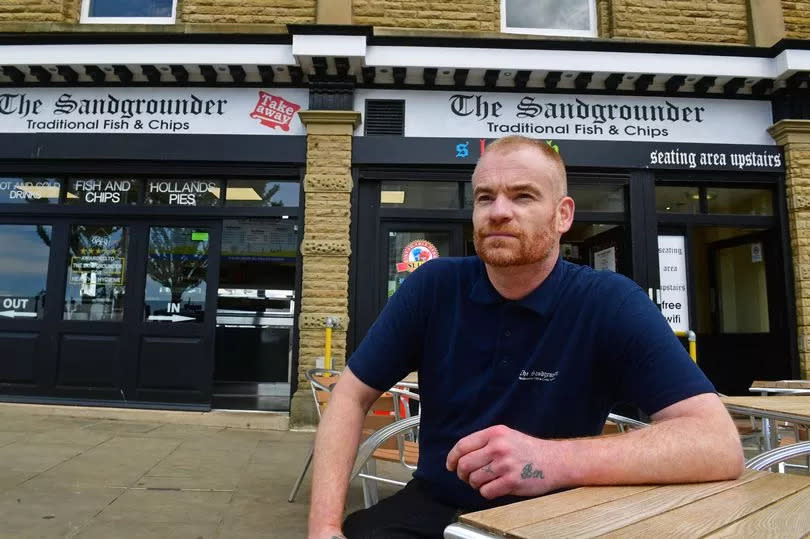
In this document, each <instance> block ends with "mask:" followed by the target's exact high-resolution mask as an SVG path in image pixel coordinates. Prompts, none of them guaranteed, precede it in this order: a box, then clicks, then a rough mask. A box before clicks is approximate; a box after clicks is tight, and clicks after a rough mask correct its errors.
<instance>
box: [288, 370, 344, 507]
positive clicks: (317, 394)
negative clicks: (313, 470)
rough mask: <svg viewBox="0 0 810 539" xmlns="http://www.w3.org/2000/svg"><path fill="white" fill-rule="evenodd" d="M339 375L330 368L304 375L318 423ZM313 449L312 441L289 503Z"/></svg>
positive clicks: (303, 474) (306, 467) (292, 499)
mask: <svg viewBox="0 0 810 539" xmlns="http://www.w3.org/2000/svg"><path fill="white" fill-rule="evenodd" d="M340 375H341V372H340V371H335V370H331V369H309V370H308V371H307V372H306V374H305V375H304V376H306V378H307V381H308V382H309V387H310V389H311V390H312V398H313V400H314V401H315V410H316V411H317V412H318V423H320V421H321V416H322V415H323V411H324V410H325V409H326V404H327V402H329V394H330V393H331V392H332V388H333V387H335V384H337V381H338V380H339V379H340ZM314 450H315V442H314V441H313V442H312V445H311V446H310V448H309V454H308V455H307V458H306V460H305V461H304V468H303V469H302V470H301V473H300V474H298V478H297V479H296V480H295V484H294V485H293V488H292V490H291V491H290V495H289V497H288V498H287V501H288V502H289V503H292V502H294V501H295V496H296V495H297V494H298V489H300V488H301V482H302V481H303V480H304V476H305V475H306V474H307V470H309V465H310V464H312V452H313V451H314Z"/></svg>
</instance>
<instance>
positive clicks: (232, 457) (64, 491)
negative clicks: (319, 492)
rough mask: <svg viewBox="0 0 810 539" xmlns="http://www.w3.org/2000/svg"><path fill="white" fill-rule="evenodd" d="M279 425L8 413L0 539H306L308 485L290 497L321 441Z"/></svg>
mask: <svg viewBox="0 0 810 539" xmlns="http://www.w3.org/2000/svg"><path fill="white" fill-rule="evenodd" d="M184 414H186V415H184ZM229 425H233V426H229ZM274 425H275V426H284V427H285V428H286V416H284V415H278V416H277V417H272V415H265V414H255V413H249V412H248V413H244V414H239V413H237V414H229V413H227V412H212V413H210V414H194V413H189V412H163V411H137V410H110V409H98V408H95V409H94V408H78V407H51V406H37V405H16V404H0V538H15V539H20V538H29V537H30V538H51V537H70V538H81V539H91V538H92V539H96V538H104V539H109V538H111V537H115V538H122V539H126V538H191V539H199V538H204V539H209V538H236V539H238V538H248V537H250V538H253V537H274V538H275V537H278V538H282V539H286V538H296V537H304V536H305V533H306V515H307V512H308V501H309V493H310V476H309V474H308V476H307V480H306V481H305V482H304V484H303V486H302V487H301V490H300V492H299V495H298V498H297V500H296V502H295V503H293V504H290V503H287V496H288V494H289V491H290V488H291V486H292V484H293V482H294V481H295V478H296V476H297V475H298V473H299V472H300V470H301V467H302V464H303V462H304V459H305V457H306V455H307V452H308V450H309V447H310V443H311V440H312V437H313V433H312V432H290V431H287V430H271V429H272V428H273V426H274ZM257 427H258V428H257ZM386 493H390V490H389V491H386V490H385V488H381V492H380V494H381V496H384V495H386ZM348 506H349V509H350V510H351V509H355V508H359V507H362V492H361V490H360V487H359V485H357V484H355V485H353V486H352V488H351V489H350V493H349V504H348Z"/></svg>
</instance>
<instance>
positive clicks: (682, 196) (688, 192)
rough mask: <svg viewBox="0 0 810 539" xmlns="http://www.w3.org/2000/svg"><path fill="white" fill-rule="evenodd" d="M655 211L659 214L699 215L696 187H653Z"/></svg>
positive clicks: (698, 194)
mask: <svg viewBox="0 0 810 539" xmlns="http://www.w3.org/2000/svg"><path fill="white" fill-rule="evenodd" d="M655 210H656V211H657V212H660V213H699V212H700V192H699V191H698V188H697V187H680V186H678V187H669V186H660V185H657V186H656V187H655Z"/></svg>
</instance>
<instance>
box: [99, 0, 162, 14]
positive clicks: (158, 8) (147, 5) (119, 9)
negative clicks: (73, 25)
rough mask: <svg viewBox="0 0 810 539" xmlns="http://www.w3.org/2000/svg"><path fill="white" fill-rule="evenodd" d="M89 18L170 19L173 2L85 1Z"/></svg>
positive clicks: (156, 0)
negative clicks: (87, 3) (87, 5)
mask: <svg viewBox="0 0 810 539" xmlns="http://www.w3.org/2000/svg"><path fill="white" fill-rule="evenodd" d="M87 1H89V2H90V9H89V10H88V12H89V13H90V16H91V17H171V16H172V2H173V0H87Z"/></svg>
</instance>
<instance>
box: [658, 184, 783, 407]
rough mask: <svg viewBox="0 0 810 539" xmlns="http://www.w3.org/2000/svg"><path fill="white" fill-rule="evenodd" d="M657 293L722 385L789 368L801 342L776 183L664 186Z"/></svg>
mask: <svg viewBox="0 0 810 539" xmlns="http://www.w3.org/2000/svg"><path fill="white" fill-rule="evenodd" d="M655 192H656V208H657V215H656V216H657V221H658V223H659V227H658V234H659V237H658V242H657V245H658V257H657V261H658V275H659V276H660V280H659V282H658V283H656V284H655V285H654V288H655V289H657V294H656V301H657V302H658V303H659V305H660V306H661V308H662V311H663V313H664V316H665V317H667V319H668V320H669V321H670V324H671V325H673V326H674V327H676V329H683V330H687V329H688V330H692V331H694V332H695V334H696V337H697V358H698V365H700V367H701V368H702V369H703V371H704V372H705V373H706V375H707V376H708V377H709V379H710V380H711V381H712V382H713V383H714V385H715V387H716V388H717V390H718V391H720V392H721V393H725V394H731V395H735V394H736V395H747V394H749V391H748V388H749V387H750V386H751V382H752V381H754V380H756V379H770V380H778V379H785V378H791V377H792V374H791V373H792V366H793V364H794V363H795V359H794V357H795V356H794V355H795V350H794V345H793V343H792V339H791V337H790V333H791V332H790V324H791V323H792V322H790V320H789V316H788V304H787V300H786V298H789V297H791V296H792V291H791V290H790V289H789V285H788V284H787V283H788V281H789V280H788V279H787V278H786V273H785V265H784V260H785V258H784V257H785V254H784V251H783V249H784V246H783V241H782V237H781V235H780V233H779V230H780V226H779V223H778V219H777V215H778V212H777V211H776V210H777V207H776V203H775V199H776V197H774V196H773V188H772V187H769V186H756V185H753V186H752V185H742V186H716V185H688V186H687V185H683V186H675V185H667V184H664V185H658V186H656V188H655Z"/></svg>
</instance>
